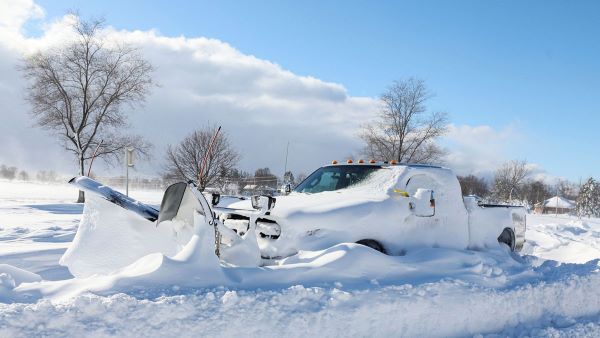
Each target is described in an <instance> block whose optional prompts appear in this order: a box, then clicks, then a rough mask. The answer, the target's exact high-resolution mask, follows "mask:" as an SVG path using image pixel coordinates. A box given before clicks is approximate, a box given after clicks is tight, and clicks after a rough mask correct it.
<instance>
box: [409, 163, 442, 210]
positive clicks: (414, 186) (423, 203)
mask: <svg viewBox="0 0 600 338" xmlns="http://www.w3.org/2000/svg"><path fill="white" fill-rule="evenodd" d="M436 187H437V184H436V183H435V181H434V180H433V179H431V178H430V177H429V176H427V175H424V174H419V175H415V176H413V177H411V178H410V179H409V180H408V182H406V188H405V190H406V192H407V193H408V195H409V197H410V199H411V201H410V204H409V206H410V208H411V211H412V212H413V214H414V215H415V216H418V217H433V216H435V190H436Z"/></svg>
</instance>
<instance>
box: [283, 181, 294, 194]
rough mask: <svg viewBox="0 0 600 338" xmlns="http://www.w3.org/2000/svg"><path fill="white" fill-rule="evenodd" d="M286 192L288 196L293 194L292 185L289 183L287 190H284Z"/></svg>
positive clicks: (286, 186)
mask: <svg viewBox="0 0 600 338" xmlns="http://www.w3.org/2000/svg"><path fill="white" fill-rule="evenodd" d="M284 192H285V194H286V195H289V193H291V192H292V185H291V184H289V183H288V184H286V185H285V188H284Z"/></svg>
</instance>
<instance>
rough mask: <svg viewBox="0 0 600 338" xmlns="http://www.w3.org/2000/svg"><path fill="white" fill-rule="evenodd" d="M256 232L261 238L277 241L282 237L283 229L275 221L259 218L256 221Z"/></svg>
mask: <svg viewBox="0 0 600 338" xmlns="http://www.w3.org/2000/svg"><path fill="white" fill-rule="evenodd" d="M256 232H257V233H258V234H259V236H260V237H261V238H270V239H277V238H279V236H280V235H281V227H280V226H279V224H277V222H275V221H273V220H270V219H267V218H259V219H257V220H256Z"/></svg>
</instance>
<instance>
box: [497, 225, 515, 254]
mask: <svg viewBox="0 0 600 338" xmlns="http://www.w3.org/2000/svg"><path fill="white" fill-rule="evenodd" d="M498 243H504V244H506V245H508V247H509V248H510V251H515V246H516V243H517V241H516V237H515V232H514V231H513V229H511V228H504V230H503V231H502V233H501V234H500V236H498Z"/></svg>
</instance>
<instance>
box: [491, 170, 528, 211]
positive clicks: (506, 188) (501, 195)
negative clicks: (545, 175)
mask: <svg viewBox="0 0 600 338" xmlns="http://www.w3.org/2000/svg"><path fill="white" fill-rule="evenodd" d="M529 173H530V170H529V168H527V161H518V160H513V161H509V162H506V163H504V164H503V165H502V166H501V167H500V168H499V169H498V170H496V173H495V175H494V195H495V197H496V198H497V199H499V200H501V201H505V202H506V201H512V200H513V198H519V197H521V198H522V197H524V196H522V193H523V186H524V184H525V183H526V178H527V176H529Z"/></svg>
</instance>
